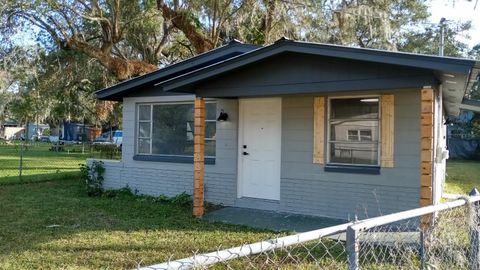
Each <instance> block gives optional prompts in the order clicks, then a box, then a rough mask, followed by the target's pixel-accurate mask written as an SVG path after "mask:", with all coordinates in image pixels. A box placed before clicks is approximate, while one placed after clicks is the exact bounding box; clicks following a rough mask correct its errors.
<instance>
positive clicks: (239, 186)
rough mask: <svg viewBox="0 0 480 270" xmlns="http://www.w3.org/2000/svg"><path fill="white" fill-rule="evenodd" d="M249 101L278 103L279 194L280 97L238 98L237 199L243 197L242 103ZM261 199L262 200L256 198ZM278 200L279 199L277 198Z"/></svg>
mask: <svg viewBox="0 0 480 270" xmlns="http://www.w3.org/2000/svg"><path fill="white" fill-rule="evenodd" d="M251 99H258V100H260V99H276V100H279V102H280V115H279V116H278V117H280V133H279V134H278V136H280V140H279V141H280V145H279V147H280V149H279V150H280V151H279V152H280V157H279V159H280V179H278V181H279V189H280V190H279V194H280V191H281V166H282V157H281V153H282V114H281V113H282V98H281V97H261V98H238V134H237V135H238V142H237V149H238V151H237V199H239V198H242V197H244V196H243V194H244V190H243V157H242V156H243V139H244V135H243V134H244V129H245V123H244V121H245V117H244V112H245V109H244V105H243V102H244V101H245V100H251ZM258 199H262V198H258ZM279 199H280V198H279Z"/></svg>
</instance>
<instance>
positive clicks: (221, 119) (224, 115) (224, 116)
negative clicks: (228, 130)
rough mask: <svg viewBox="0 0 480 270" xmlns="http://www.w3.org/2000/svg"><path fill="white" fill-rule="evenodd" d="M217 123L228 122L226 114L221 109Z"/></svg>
mask: <svg viewBox="0 0 480 270" xmlns="http://www.w3.org/2000/svg"><path fill="white" fill-rule="evenodd" d="M217 121H220V122H224V121H228V113H226V112H224V111H223V109H221V110H220V115H219V116H218V118H217Z"/></svg>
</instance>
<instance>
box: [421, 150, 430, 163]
mask: <svg viewBox="0 0 480 270" xmlns="http://www.w3.org/2000/svg"><path fill="white" fill-rule="evenodd" d="M432 161H433V150H421V152H420V166H421V165H422V163H423V162H432Z"/></svg>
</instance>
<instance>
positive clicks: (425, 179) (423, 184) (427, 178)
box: [420, 174, 432, 187]
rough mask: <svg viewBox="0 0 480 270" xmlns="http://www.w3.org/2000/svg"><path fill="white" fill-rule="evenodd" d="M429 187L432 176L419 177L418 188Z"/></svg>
mask: <svg viewBox="0 0 480 270" xmlns="http://www.w3.org/2000/svg"><path fill="white" fill-rule="evenodd" d="M431 186H432V175H431V174H422V175H420V187H431Z"/></svg>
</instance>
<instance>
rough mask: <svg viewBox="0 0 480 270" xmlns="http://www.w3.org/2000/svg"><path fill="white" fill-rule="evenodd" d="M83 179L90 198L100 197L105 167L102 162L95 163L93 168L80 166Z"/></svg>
mask: <svg viewBox="0 0 480 270" xmlns="http://www.w3.org/2000/svg"><path fill="white" fill-rule="evenodd" d="M80 172H81V177H82V179H83V180H84V181H85V190H86V191H87V195H88V196H99V195H101V194H102V191H103V189H102V184H103V173H104V172H105V167H104V166H103V162H101V161H96V160H95V161H93V162H92V165H91V166H88V165H85V164H81V165H80Z"/></svg>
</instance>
